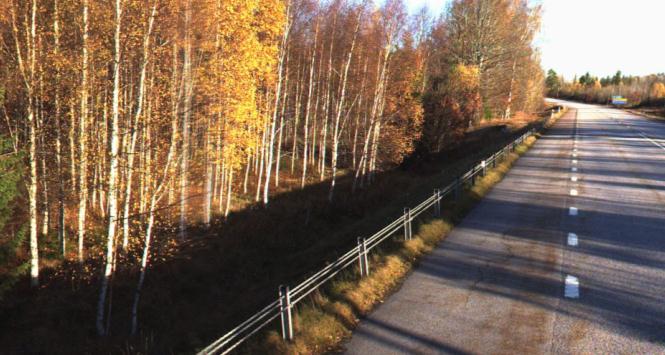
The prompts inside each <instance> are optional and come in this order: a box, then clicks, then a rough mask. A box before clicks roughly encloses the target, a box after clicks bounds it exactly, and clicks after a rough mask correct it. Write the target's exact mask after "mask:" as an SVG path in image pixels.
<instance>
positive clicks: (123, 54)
mask: <svg viewBox="0 0 665 355" xmlns="http://www.w3.org/2000/svg"><path fill="white" fill-rule="evenodd" d="M467 17H468V18H470V19H472V21H466V22H465V21H464V19H465V18H467ZM538 19H539V10H538V8H532V7H530V6H529V5H528V3H527V1H526V0H492V1H488V0H456V1H453V2H452V4H451V7H450V10H449V11H447V12H446V13H445V14H443V16H438V15H436V16H435V15H432V14H430V13H428V12H427V11H421V12H419V13H417V14H413V15H410V14H408V12H407V9H406V5H405V3H404V1H402V0H386V1H377V2H376V3H374V2H372V1H351V0H326V1H318V0H112V1H108V0H6V1H2V2H0V44H2V45H1V46H0V104H1V105H2V107H1V108H0V110H1V111H2V112H1V115H2V116H3V119H2V120H1V121H2V123H0V134H1V135H2V139H0V142H2V148H3V154H6V155H7V156H9V155H11V156H12V158H11V162H12V164H11V165H12V166H15V165H21V164H19V163H22V167H21V168H20V169H18V168H17V169H18V170H20V172H21V174H22V175H21V177H22V180H21V181H20V182H19V183H18V187H16V191H14V190H12V189H14V188H15V186H12V187H11V188H9V187H8V189H9V190H11V191H10V192H12V193H11V194H10V195H11V196H12V198H11V201H9V199H8V200H7V201H6V206H0V211H2V212H3V214H5V215H6V216H4V215H3V216H0V222H2V221H4V220H5V218H9V217H7V216H9V214H10V213H11V217H15V220H16V222H15V223H13V224H10V223H7V224H6V225H7V227H6V228H4V230H2V231H0V232H2V233H3V234H2V237H1V238H0V239H1V240H0V244H2V245H9V246H12V248H13V249H12V253H13V254H12V256H11V258H10V259H11V262H7V265H3V267H2V268H0V283H2V284H0V289H2V288H3V287H4V289H9V288H10V287H9V286H6V287H5V285H8V283H4V281H5V280H8V279H9V277H8V276H11V279H12V285H14V284H13V281H16V280H19V279H20V278H21V277H25V278H26V279H25V281H26V282H25V285H24V286H25V288H26V289H28V290H20V289H16V292H25V293H23V295H30V297H34V298H35V299H39V297H42V296H41V295H42V293H40V292H49V290H51V289H52V288H51V286H50V285H53V284H58V282H60V285H62V284H68V285H73V286H71V288H72V289H71V290H67V292H69V293H67V295H71V296H72V298H73V299H76V300H83V299H85V304H86V307H85V310H83V311H81V314H82V315H80V316H81V317H82V318H85V319H84V320H81V321H80V325H79V328H80V329H77V331H80V332H81V333H80V334H79V333H77V334H79V338H80V339H83V338H87V336H89V335H91V334H92V333H95V332H96V333H97V334H98V335H99V336H102V337H108V336H110V333H112V332H111V330H114V332H115V333H116V334H122V335H117V336H118V339H120V340H118V341H119V342H121V343H122V342H124V341H125V340H126V339H128V338H127V337H130V336H136V334H137V333H141V332H142V331H143V330H144V329H143V326H142V324H143V323H142V321H141V316H140V315H141V314H142V311H143V310H144V309H146V308H147V309H150V305H151V303H150V301H149V300H145V299H143V298H142V296H141V295H142V294H145V292H144V291H145V289H144V287H146V288H147V287H154V288H155V289H159V290H162V289H161V288H165V289H166V288H168V287H169V285H154V284H150V281H149V280H150V275H151V272H152V270H153V268H155V267H156V266H157V264H159V263H158V262H162V263H167V262H168V261H173V260H183V259H186V258H187V256H182V255H181V254H179V251H180V250H183V249H185V248H188V247H191V245H195V244H196V243H198V242H200V241H201V240H203V238H204V237H210V236H211V234H214V232H213V231H215V230H224V228H227V227H228V224H227V222H229V219H230V217H231V215H232V214H233V213H234V212H236V213H239V214H240V213H243V212H246V211H261V213H273V212H274V210H271V209H270V207H271V203H272V201H273V199H274V197H275V196H276V195H277V194H285V193H292V194H294V195H297V194H298V193H305V192H304V191H308V190H307V189H308V188H311V187H317V186H322V185H325V190H326V191H327V194H326V197H327V198H325V200H326V201H325V202H326V204H322V205H314V206H312V205H310V204H309V202H308V203H307V205H306V206H305V207H302V206H298V207H299V208H300V207H302V208H304V209H306V211H305V212H303V215H305V216H306V217H304V218H302V219H305V220H306V221H307V222H308V221H309V216H310V212H311V210H312V209H315V210H319V211H324V212H326V213H328V212H329V213H330V215H329V216H328V217H330V218H331V219H334V218H337V217H338V216H337V215H336V214H335V208H337V207H338V206H339V205H341V204H342V203H343V202H344V201H348V200H351V199H352V198H356V196H358V195H360V194H359V192H363V191H368V190H370V189H371V186H373V185H376V184H377V180H379V176H380V175H381V174H382V173H384V172H387V171H390V170H391V169H395V168H396V167H399V166H400V165H402V164H403V162H404V161H405V160H406V159H407V158H408V157H410V156H412V155H413V154H414V152H415V151H416V149H418V148H424V151H427V153H433V152H440V151H441V150H443V149H444V148H446V147H449V146H451V145H454V144H456V143H457V142H459V141H460V139H461V138H462V137H463V135H464V134H465V132H466V131H467V129H468V127H469V126H470V125H475V124H477V123H478V122H479V121H480V120H482V119H486V118H494V117H502V118H503V119H510V117H513V116H514V114H515V113H516V112H532V111H535V110H537V109H538V108H539V107H540V104H541V101H542V100H541V98H542V97H541V96H542V84H543V75H542V72H541V70H540V67H539V64H538V55H537V52H536V51H535V50H534V49H533V46H532V39H533V35H534V32H535V31H536V30H537V28H538ZM479 34H483V35H479ZM662 91H663V90H662V88H657V95H660V96H662V95H663V94H662ZM4 158H5V157H4V156H3V159H4ZM2 162H3V164H5V161H4V160H3V161H2ZM3 166H4V165H3ZM8 174H9V173H8ZM12 174H13V173H12ZM12 174H9V175H7V176H10V175H11V177H12V179H13V178H15V177H16V176H15V175H12ZM11 182H12V184H13V185H16V183H15V181H14V180H11ZM14 192H16V193H14ZM15 195H16V196H15ZM3 201H5V200H4V199H3ZM8 206H9V207H8ZM9 210H11V211H10V212H8V211H9ZM324 212H321V213H324ZM259 222H260V221H259ZM299 222H302V221H301V220H299ZM307 222H306V223H307ZM306 223H305V224H306ZM2 225H3V223H0V226H2ZM293 225H300V224H293ZM252 227H253V226H246V227H245V228H238V229H237V230H235V231H237V233H234V235H233V236H232V237H229V238H230V239H232V240H224V241H222V242H224V243H228V244H225V245H232V248H230V249H224V250H222V251H221V252H220V257H219V258H220V259H223V257H224V253H233V252H235V250H234V248H238V249H243V248H248V249H251V248H257V249H259V248H260V247H264V245H263V244H261V243H260V244H259V245H258V246H257V245H256V244H245V242H244V241H246V240H247V239H248V236H247V235H246V234H250V233H251V231H252V230H253V229H252ZM293 228H295V227H293ZM255 237H256V238H258V237H259V236H255ZM260 237H265V238H266V239H265V241H268V242H274V243H276V244H277V241H273V240H272V239H271V238H272V236H263V235H262V236H260ZM24 239H25V243H23V244H21V242H22V241H23V240H24ZM280 242H283V241H280ZM287 242H290V241H286V242H285V243H287ZM14 246H16V248H14ZM312 247H319V248H322V246H321V245H314V246H312ZM202 248H203V247H202ZM16 250H18V252H16ZM251 252H254V250H251ZM0 260H2V259H0ZM27 274H29V279H30V281H29V282H28V280H27V278H28V275H27ZM5 276H7V277H6V278H5ZM231 276H234V275H226V274H225V275H221V276H220V277H221V278H222V279H223V280H228V278H230V277H231ZM263 276H264V277H267V276H265V275H263ZM188 277H192V278H196V275H189V276H188ZM117 279H122V280H124V281H123V282H124V285H125V287H126V289H131V291H127V292H125V295H124V298H122V297H123V296H120V298H119V299H120V301H118V299H117V298H116V301H115V302H114V297H117V296H114V295H113V292H114V291H113V290H114V282H119V281H114V280H117ZM127 280H131V281H127ZM146 280H148V281H146ZM93 281H94V282H93ZM98 282H99V283H98ZM225 282H226V281H225ZM247 282H249V281H247ZM93 283H94V286H90V285H92V284H93ZM222 283H223V282H222ZM28 284H30V285H31V287H29V286H28ZM98 284H99V285H100V286H99V291H95V292H94V295H92V294H87V293H86V294H85V295H81V292H83V291H81V289H86V290H89V289H90V288H91V287H95V288H96V287H97V285H98ZM127 284H131V286H129V287H128V286H126V285H127ZM245 286H246V285H245ZM12 287H13V286H12ZM126 289H125V290H126ZM169 290H171V289H169ZM59 291H62V290H59ZM171 291H172V290H171ZM208 291H209V290H208ZM208 291H204V292H202V294H206V295H208V294H211V293H214V292H208ZM217 291H219V290H217ZM217 291H215V292H217ZM62 292H65V291H62ZM116 292H117V291H116ZM220 292H222V291H220ZM88 293H90V292H88ZM159 293H160V292H157V291H156V292H155V293H153V295H154V294H159ZM128 295H129V296H128ZM0 297H1V296H0ZM155 297H156V296H155ZM26 300H28V301H26V302H32V300H33V299H32V298H29V299H28V298H26ZM152 300H153V301H154V298H153V299H152ZM54 302H55V301H54ZM35 306H36V307H38V306H39V305H35ZM56 308H57V309H56V310H54V312H55V313H57V311H58V310H60V309H61V308H58V307H56ZM10 309H12V310H15V309H14V308H11V307H10ZM63 309H64V308H63ZM153 311H154V310H153ZM63 312H64V311H63ZM55 313H54V314H55ZM146 313H147V312H146ZM119 314H122V316H118V315H119ZM150 314H152V315H155V314H159V312H153V313H150ZM61 316H63V315H62V314H60V315H57V314H56V315H55V316H53V317H52V318H53V319H55V320H57V319H59V317H61ZM200 316H201V317H205V315H200ZM157 318H158V317H157ZM117 319H121V320H122V321H117ZM169 319H171V320H172V319H173V318H169ZM121 322H124V323H122V324H120V323H121ZM154 324H155V323H153V325H154ZM81 334H84V335H81ZM95 339H97V338H95ZM100 339H103V338H100ZM133 339H134V340H135V339H136V338H133ZM0 340H1V339H0ZM11 340H12V339H9V340H8V341H11ZM116 340H117V339H116ZM63 341H64V340H63ZM95 342H96V340H92V341H91V343H90V344H92V345H91V348H94V346H95V345H97V343H95ZM112 342H113V341H110V343H112ZM31 349H32V348H31ZM35 349H38V350H36V352H39V351H40V350H43V348H39V345H38V344H37V345H35ZM88 349H90V348H88ZM29 350H30V349H29ZM29 350H28V351H29ZM186 350H190V349H186Z"/></svg>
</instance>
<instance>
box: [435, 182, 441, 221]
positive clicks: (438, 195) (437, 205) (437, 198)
mask: <svg viewBox="0 0 665 355" xmlns="http://www.w3.org/2000/svg"><path fill="white" fill-rule="evenodd" d="M434 199H435V200H434V201H436V203H435V204H434V214H435V215H436V216H437V217H441V190H439V189H434Z"/></svg>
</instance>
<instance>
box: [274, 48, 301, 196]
mask: <svg viewBox="0 0 665 355" xmlns="http://www.w3.org/2000/svg"><path fill="white" fill-rule="evenodd" d="M285 67H286V74H285V75H284V76H285V79H284V90H283V91H284V96H283V98H282V112H281V114H280V115H279V129H278V138H277V157H276V158H275V187H278V186H279V170H280V166H281V162H282V136H283V135H284V134H283V132H284V116H285V115H286V106H288V103H289V53H288V50H287V52H286V63H285ZM297 95H298V93H297V90H296V96H297ZM275 111H277V108H276V107H275Z"/></svg>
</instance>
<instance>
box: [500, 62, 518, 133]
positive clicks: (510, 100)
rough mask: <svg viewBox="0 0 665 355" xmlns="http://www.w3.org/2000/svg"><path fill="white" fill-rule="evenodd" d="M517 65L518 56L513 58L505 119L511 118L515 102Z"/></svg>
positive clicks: (504, 113)
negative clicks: (511, 110) (514, 90)
mask: <svg viewBox="0 0 665 355" xmlns="http://www.w3.org/2000/svg"><path fill="white" fill-rule="evenodd" d="M516 67H517V58H515V59H513V68H512V71H511V72H510V89H509V90H508V100H507V101H506V110H505V111H504V112H503V119H504V120H507V119H509V118H510V114H511V112H510V109H511V106H512V104H513V87H514V86H515V68H516Z"/></svg>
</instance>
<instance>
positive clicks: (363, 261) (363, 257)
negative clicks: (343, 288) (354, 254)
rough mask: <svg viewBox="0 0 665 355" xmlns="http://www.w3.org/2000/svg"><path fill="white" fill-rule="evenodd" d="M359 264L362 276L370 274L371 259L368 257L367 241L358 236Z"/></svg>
mask: <svg viewBox="0 0 665 355" xmlns="http://www.w3.org/2000/svg"><path fill="white" fill-rule="evenodd" d="M358 264H359V266H360V277H364V276H369V260H368V259H367V241H366V240H365V238H361V237H358Z"/></svg>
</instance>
